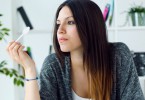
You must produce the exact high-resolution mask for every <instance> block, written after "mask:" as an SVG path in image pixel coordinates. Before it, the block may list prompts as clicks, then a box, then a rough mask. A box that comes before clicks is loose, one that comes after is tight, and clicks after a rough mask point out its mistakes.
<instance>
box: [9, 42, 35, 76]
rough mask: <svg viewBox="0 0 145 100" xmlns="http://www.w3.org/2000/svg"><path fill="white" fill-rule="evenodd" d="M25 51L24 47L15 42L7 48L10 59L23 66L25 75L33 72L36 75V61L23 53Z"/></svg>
mask: <svg viewBox="0 0 145 100" xmlns="http://www.w3.org/2000/svg"><path fill="white" fill-rule="evenodd" d="M23 49H24V46H22V45H21V44H20V43H18V42H15V41H12V42H10V43H9V45H8V46H7V51H8V53H9V55H10V57H11V58H12V59H13V60H15V61H16V62H17V63H19V64H20V65H22V66H23V68H24V70H25V74H27V73H29V74H30V73H31V72H34V73H35V74H36V68H35V63H34V61H33V60H32V59H31V57H30V56H29V55H28V54H27V53H26V52H25V51H23ZM34 73H33V74H34Z"/></svg>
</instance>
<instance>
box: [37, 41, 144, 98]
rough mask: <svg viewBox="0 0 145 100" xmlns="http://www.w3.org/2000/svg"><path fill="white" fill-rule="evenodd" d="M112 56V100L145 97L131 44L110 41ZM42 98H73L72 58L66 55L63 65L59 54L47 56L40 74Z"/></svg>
mask: <svg viewBox="0 0 145 100" xmlns="http://www.w3.org/2000/svg"><path fill="white" fill-rule="evenodd" d="M110 58H111V65H112V72H113V76H112V77H113V88H112V94H111V100H145V99H144V96H143V93H142V90H141V86H140V83H139V79H138V75H137V71H136V67H135V65H134V62H133V58H132V55H131V53H130V50H129V49H128V47H127V46H126V45H125V44H123V43H110ZM40 97H41V100H73V99H72V89H71V67H70V57H68V56H66V57H65V66H61V64H60V62H59V60H58V58H57V56H56V54H51V55H49V56H47V57H46V59H45V60H44V63H43V67H42V70H41V73H40Z"/></svg>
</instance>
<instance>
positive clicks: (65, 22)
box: [56, 6, 82, 52]
mask: <svg viewBox="0 0 145 100" xmlns="http://www.w3.org/2000/svg"><path fill="white" fill-rule="evenodd" d="M56 23H57V25H58V30H57V39H58V43H59V45H60V49H61V51H62V52H73V51H75V50H80V49H82V44H81V41H80V38H79V35H78V31H77V28H76V24H75V21H74V18H73V15H72V12H71V10H70V9H69V8H68V7H67V6H64V7H63V8H62V9H61V10H60V12H59V15H58V18H57V21H56Z"/></svg>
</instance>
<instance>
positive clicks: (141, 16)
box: [130, 12, 145, 26]
mask: <svg viewBox="0 0 145 100" xmlns="http://www.w3.org/2000/svg"><path fill="white" fill-rule="evenodd" d="M130 16H131V21H132V26H145V13H144V12H135V13H131V14H130Z"/></svg>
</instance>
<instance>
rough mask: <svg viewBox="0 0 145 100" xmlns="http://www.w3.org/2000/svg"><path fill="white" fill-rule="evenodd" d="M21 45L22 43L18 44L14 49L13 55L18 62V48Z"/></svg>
mask: <svg viewBox="0 0 145 100" xmlns="http://www.w3.org/2000/svg"><path fill="white" fill-rule="evenodd" d="M20 47H21V45H20V44H16V45H15V47H14V48H13V50H12V55H13V57H14V59H15V60H16V61H17V62H18V61H19V59H20V58H19V53H18V49H19V48H20Z"/></svg>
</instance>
